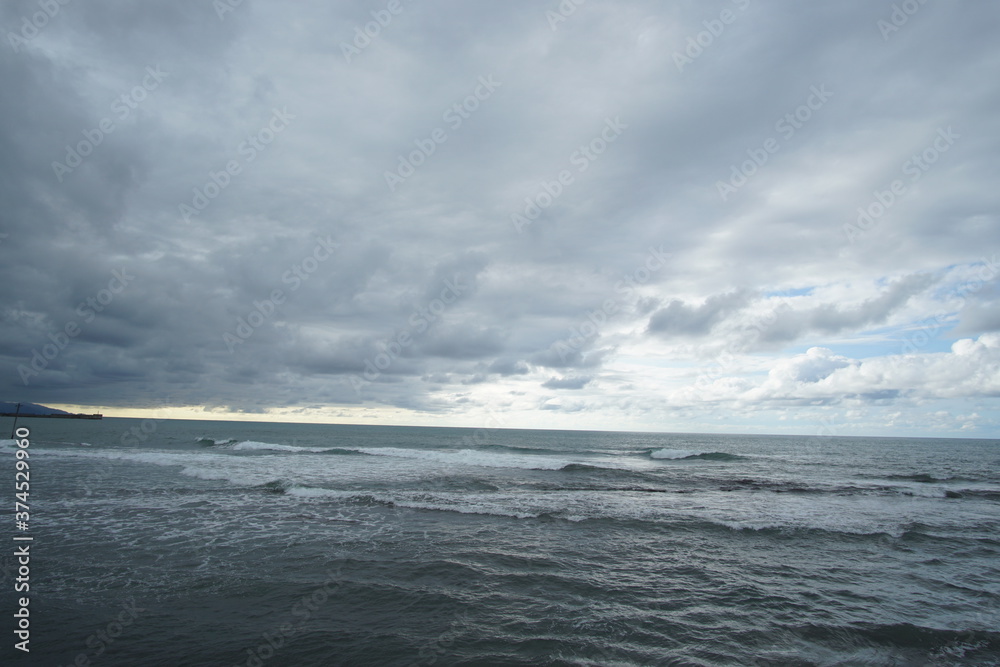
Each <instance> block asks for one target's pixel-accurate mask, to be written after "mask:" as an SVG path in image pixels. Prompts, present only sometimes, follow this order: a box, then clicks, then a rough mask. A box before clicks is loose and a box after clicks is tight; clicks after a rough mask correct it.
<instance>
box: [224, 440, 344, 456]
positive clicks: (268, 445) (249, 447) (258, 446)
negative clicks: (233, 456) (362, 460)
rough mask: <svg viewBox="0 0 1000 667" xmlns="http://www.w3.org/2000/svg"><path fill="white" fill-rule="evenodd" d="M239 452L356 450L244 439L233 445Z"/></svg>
mask: <svg viewBox="0 0 1000 667" xmlns="http://www.w3.org/2000/svg"><path fill="white" fill-rule="evenodd" d="M231 449H232V450H234V451H237V452H257V451H264V452H289V453H292V454H326V453H330V452H334V453H337V452H340V453H344V454H352V453H355V450H351V449H343V448H341V447H301V446H298V445H281V444H278V443H274V442H257V441H255V440H243V441H242V442H237V443H236V444H234V445H233V446H232V447H231Z"/></svg>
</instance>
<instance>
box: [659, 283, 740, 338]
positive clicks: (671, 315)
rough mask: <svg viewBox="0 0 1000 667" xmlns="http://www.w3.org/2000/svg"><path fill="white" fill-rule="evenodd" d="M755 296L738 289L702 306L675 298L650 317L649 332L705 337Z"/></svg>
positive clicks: (715, 296)
mask: <svg viewBox="0 0 1000 667" xmlns="http://www.w3.org/2000/svg"><path fill="white" fill-rule="evenodd" d="M751 296H752V295H751V294H749V293H747V292H742V291H737V292H730V293H728V294H715V295H712V296H710V297H709V298H708V299H707V300H706V301H705V303H703V304H702V305H700V306H688V305H685V303H684V302H683V301H679V300H677V299H674V300H673V301H671V302H670V303H668V304H667V306H666V308H663V309H661V310H658V311H657V312H655V313H653V316H652V317H650V318H649V331H651V332H653V333H657V334H660V335H664V336H701V335H705V334H707V333H708V332H709V331H711V329H712V327H713V326H714V325H715V324H717V323H718V322H720V321H722V319H723V318H724V317H726V316H727V315H729V314H730V313H733V312H734V311H737V310H739V309H740V308H742V307H743V306H745V305H746V304H747V303H748V302H749V300H750V297H751Z"/></svg>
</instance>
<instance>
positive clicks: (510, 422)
mask: <svg viewBox="0 0 1000 667" xmlns="http://www.w3.org/2000/svg"><path fill="white" fill-rule="evenodd" d="M0 29H2V32H3V41H4V43H3V44H2V45H0V90H2V91H3V92H2V95H0V173H2V178H0V260H2V261H0V281H2V284H3V286H4V289H3V290H2V291H0V399H2V400H9V401H33V402H37V403H44V404H47V405H53V406H59V407H70V408H79V409H80V410H81V411H86V412H94V411H95V410H97V411H103V412H104V414H106V415H121V416H142V415H144V414H154V413H155V414H158V415H166V416H173V417H188V418H212V419H224V418H231V419H254V420H260V421H269V420H274V421H319V422H329V423H361V424H412V425H441V426H469V427H505V428H565V429H598V430H629V431H667V432H733V433H794V434H803V435H889V436H897V435H898V436H959V437H985V438H998V437H1000V308H998V306H1000V281H998V272H1000V257H998V251H1000V188H998V176H1000V161H998V160H997V157H998V155H1000V115H998V114H997V109H1000V86H998V83H997V81H998V78H997V76H996V73H997V72H998V71H1000V42H998V41H997V39H996V35H997V34H998V32H1000V6H998V5H997V4H996V3H987V2H981V3H972V2H968V3H945V2H925V1H921V0H906V1H905V2H895V3H893V2H878V1H875V2H873V1H872V0H843V1H840V2H835V3H834V2H824V3H820V2H793V1H791V0H784V1H777V2H770V3H765V2H762V1H760V0H714V1H708V2H705V1H702V2H694V1H693V0H691V1H683V0H682V1H678V2H656V1H652V0H615V1H614V2H611V1H606V2H598V1H596V0H586V1H584V0H563V1H562V2H555V1H550V2H539V1H528V0H506V1H505V2H502V3H501V2H458V1H457V0H451V1H445V0H375V1H371V2H368V1H362V2H330V1H326V0H323V1H320V0H298V1H296V2H294V3H287V2H286V3H282V2H267V1H264V0H242V1H240V0H216V1H212V0H173V1H171V2H148V3H147V2H124V1H121V0H88V1H87V2H82V1H79V0H77V1H75V2H74V1H72V0H8V1H6V2H4V3H3V4H2V5H0Z"/></svg>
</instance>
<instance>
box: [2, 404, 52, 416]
mask: <svg viewBox="0 0 1000 667" xmlns="http://www.w3.org/2000/svg"><path fill="white" fill-rule="evenodd" d="M0 412H10V413H14V412H17V403H7V402H4V401H0ZM21 414H22V415H68V414H69V413H68V412H66V411H65V410H56V409H55V408H49V407H46V406H44V405H39V404H38V403H21Z"/></svg>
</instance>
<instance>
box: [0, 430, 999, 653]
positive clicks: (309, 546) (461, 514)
mask: <svg viewBox="0 0 1000 667" xmlns="http://www.w3.org/2000/svg"><path fill="white" fill-rule="evenodd" d="M19 425H20V426H25V427H27V428H28V429H29V430H30V436H29V438H28V440H29V444H28V446H27V448H26V449H27V451H28V458H27V459H22V460H25V461H27V462H28V464H29V466H30V470H29V472H30V496H28V497H26V499H27V500H28V503H27V504H28V506H29V510H28V513H29V515H30V519H29V522H26V523H27V524H28V525H27V527H26V529H24V530H19V529H17V528H16V527H15V520H14V519H15V517H14V516H13V515H14V509H15V496H14V478H15V472H16V461H17V460H18V459H17V458H16V457H17V454H16V452H17V450H18V449H25V448H19V447H18V446H17V444H16V443H15V442H14V441H13V440H3V441H0V461H3V463H2V464H0V470H5V471H6V472H4V473H2V474H4V475H6V476H7V477H8V480H9V481H8V482H5V483H4V484H3V487H4V488H6V489H7V491H5V495H6V503H7V505H8V507H9V508H10V510H11V511H10V518H9V520H8V521H9V524H8V526H7V528H6V529H5V531H4V532H5V533H6V534H7V537H2V536H0V539H4V540H5V541H7V543H8V547H7V548H6V549H4V550H3V552H4V553H3V556H2V557H0V567H2V568H3V570H4V574H5V577H4V579H5V582H7V583H6V584H5V586H4V590H3V593H2V596H0V598H2V603H3V613H2V616H3V618H4V619H5V621H4V624H5V625H6V628H4V629H3V632H2V636H4V637H6V641H5V645H4V646H3V648H2V651H0V656H4V657H3V658H2V659H0V662H2V664H4V665H31V666H48V665H84V666H90V665H94V666H103V665H109V666H110V665H127V666H129V667H155V666H159V665H163V666H170V667H176V666H191V667H195V666H201V665H206V666H208V665H213V666H216V665H218V666H224V667H236V666H245V667H264V666H266V667H271V666H277V665H282V666H285V665H287V666H295V667H298V666H311V665H316V666H329V665H390V666H391V665H500V666H502V665H622V666H624V665H672V666H682V665H684V666H686V665H699V666H701V665H739V666H747V665H796V666H806V665H809V666H812V665H829V666H833V665H867V666H876V665H893V666H908V665H913V666H918V665H940V666H944V665H1000V441H997V440H971V439H938V438H860V437H800V436H787V435H786V436H773V435H705V434H702V435H698V434H680V433H677V434H671V433H620V432H590V431H555V430H513V429H462V428H434V427H420V428H417V427H394V426H350V425H316V424H272V423H249V422H219V421H180V420H154V419H145V420H143V419H110V418H106V419H103V420H101V421H83V420H56V419H22V420H21V422H20V424H19ZM10 427H11V420H10V419H4V420H0V428H3V429H4V431H3V433H2V435H3V436H7V435H9V432H10ZM16 537H30V538H31V539H30V541H29V540H20V541H18V540H15V539H14V538H16ZM25 545H29V547H30V550H29V551H30V558H29V560H30V564H29V565H27V566H24V567H27V568H28V569H29V570H30V574H28V575H27V576H28V583H29V586H30V590H29V591H28V592H15V591H14V589H13V587H12V585H11V582H14V581H16V580H17V579H16V577H18V576H19V575H24V574H25V573H24V571H23V570H21V569H20V568H21V567H22V565H21V563H20V561H19V558H20V557H19V556H16V555H14V554H15V550H16V549H21V548H23V547H24V546H25ZM21 553H23V551H22V552H21ZM25 596H28V598H29V599H28V606H27V610H28V611H27V612H20V611H19V610H20V609H21V604H22V603H23V601H22V600H21V598H22V597H25ZM15 613H21V614H22V617H23V615H24V614H25V613H26V614H28V615H29V621H28V624H29V625H30V628H29V632H30V640H29V641H30V643H29V644H27V645H25V646H26V647H27V648H29V652H24V651H22V650H19V649H16V648H15V646H14V645H15V643H17V642H18V641H19V637H18V635H17V634H16V632H15V630H17V629H18V624H19V623H21V621H22V619H19V618H17V617H15Z"/></svg>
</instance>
